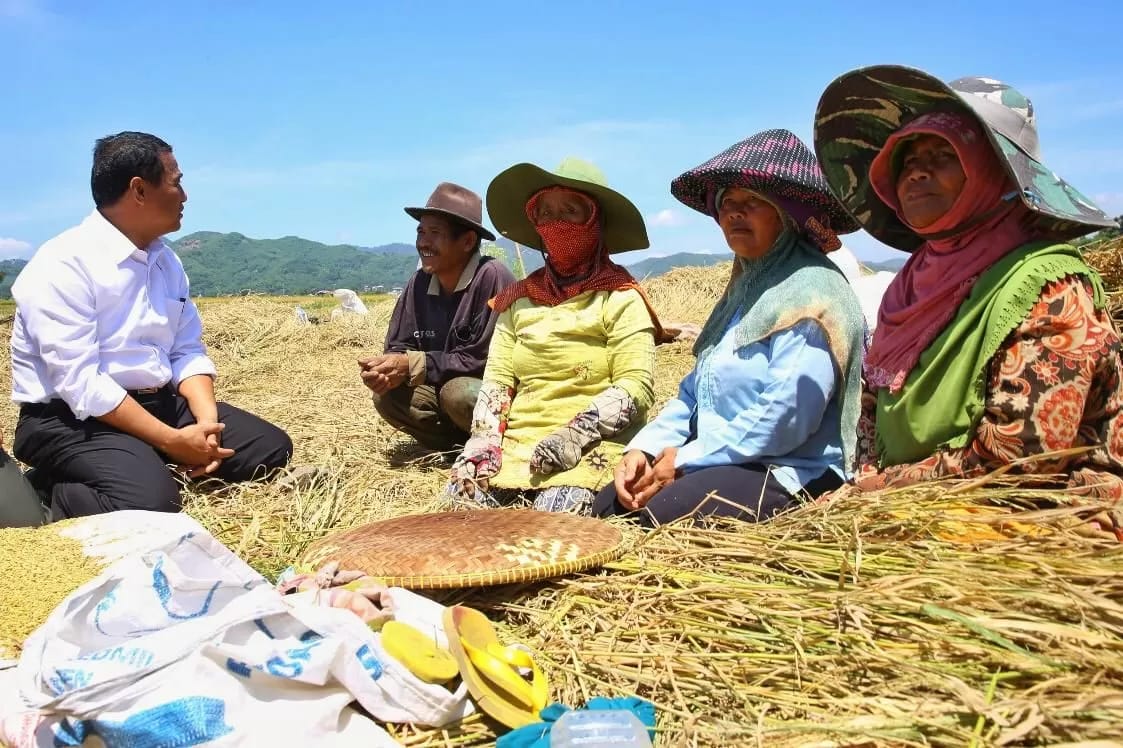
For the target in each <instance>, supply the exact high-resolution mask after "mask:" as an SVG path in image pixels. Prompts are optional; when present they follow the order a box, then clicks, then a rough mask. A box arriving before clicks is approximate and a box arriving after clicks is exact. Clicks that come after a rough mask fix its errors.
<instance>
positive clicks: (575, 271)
mask: <svg viewBox="0 0 1123 748" xmlns="http://www.w3.org/2000/svg"><path fill="white" fill-rule="evenodd" d="M550 192H565V193H568V194H570V195H576V196H578V197H579V198H580V199H581V200H583V201H585V203H586V204H587V205H588V206H589V220H587V221H585V223H569V222H568V221H550V222H548V223H541V224H540V223H537V221H536V216H537V211H536V208H537V206H538V201H539V200H540V199H541V198H542V196H543V195H545V194H547V193H550ZM526 215H527V218H529V219H530V222H531V223H532V224H534V230H535V231H537V232H538V235H539V236H541V237H542V241H543V243H544V244H545V245H546V267H544V268H540V269H539V270H535V271H534V272H533V273H531V274H530V275H528V276H527V277H526V278H525V279H524V280H521V281H518V282H517V283H515V284H513V285H510V286H508V287H507V288H505V289H503V290H502V291H500V292H499V294H498V295H496V297H495V298H494V299H492V300H491V301H490V302H489V303H490V305H491V308H492V309H495V310H496V311H497V312H504V311H506V310H507V309H508V308H509V307H510V306H511V305H512V304H514V303H515V301H516V300H518V299H520V298H522V297H523V296H525V297H527V298H528V299H530V300H531V301H533V302H534V303H535V304H543V305H545V306H557V305H558V304H560V303H562V302H563V301H566V300H568V299H572V298H573V297H574V296H578V295H580V294H583V293H585V292H586V291H623V290H626V289H629V288H634V289H636V290H637V291H639V294H640V296H642V297H643V302H644V304H646V305H647V311H648V313H649V314H651V320H652V322H654V323H655V340H656V341H662V340H663V339H664V333H663V326H662V325H661V324H660V323H659V318H658V317H657V316H656V314H655V310H654V309H652V307H651V302H650V301H648V299H647V295H646V294H645V293H644V292H643V289H642V288H640V286H639V284H638V283H636V279H635V278H633V277H632V274H631V273H629V272H628V271H627V270H625V269H624V268H622V267H620V266H619V265H617V264H616V263H614V262H613V261H612V260H611V259H609V256H608V248H607V247H605V246H604V242H602V241H601V221H600V206H599V205H598V204H597V201H596V200H593V199H592V198H590V197H589V196H588V195H586V194H585V193H583V192H578V191H577V190H571V189H569V188H567V187H558V186H554V187H547V188H545V189H542V190H539V191H538V192H536V193H534V195H533V196H532V197H531V198H530V200H528V201H527V203H526ZM571 278H573V279H576V280H568V279H571Z"/></svg>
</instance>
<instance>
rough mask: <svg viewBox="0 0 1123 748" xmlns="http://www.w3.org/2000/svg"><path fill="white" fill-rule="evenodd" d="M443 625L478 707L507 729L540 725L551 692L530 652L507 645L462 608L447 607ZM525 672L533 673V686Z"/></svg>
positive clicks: (478, 617)
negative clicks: (541, 715) (537, 723)
mask: <svg viewBox="0 0 1123 748" xmlns="http://www.w3.org/2000/svg"><path fill="white" fill-rule="evenodd" d="M444 626H445V634H446V635H447V636H448V643H449V649H450V650H451V651H452V655H453V657H455V658H456V662H457V664H458V665H459V666H460V677H461V678H463V680H464V683H465V684H467V686H468V692H469V693H471V694H472V698H474V699H475V701H476V705H477V706H479V708H480V709H482V710H483V711H484V712H485V713H486V714H488V715H490V716H491V717H494V718H495V719H496V720H498V721H499V722H502V723H503V724H504V725H506V726H507V727H511V728H515V727H523V726H524V725H532V724H534V723H535V722H539V721H540V717H539V716H538V713H539V712H541V711H542V709H543V708H545V706H546V700H547V698H548V697H549V688H548V686H547V683H546V676H545V675H543V673H542V671H541V670H540V669H539V668H538V665H537V664H536V663H535V662H534V659H533V658H532V657H531V656H530V653H528V652H527V651H526V650H525V649H522V648H521V647H519V646H517V645H512V646H509V647H504V646H503V645H502V644H500V643H499V637H498V636H496V634H495V629H494V628H493V627H492V625H491V621H489V620H488V619H487V616H485V615H484V614H483V613H480V612H479V611H478V610H474V609H472V608H466V607H464V606H463V605H455V606H452V607H450V608H446V609H445V612H444ZM521 670H529V671H530V680H529V682H528V681H527V680H526V678H524V677H523V675H522V673H521V672H520V671H521Z"/></svg>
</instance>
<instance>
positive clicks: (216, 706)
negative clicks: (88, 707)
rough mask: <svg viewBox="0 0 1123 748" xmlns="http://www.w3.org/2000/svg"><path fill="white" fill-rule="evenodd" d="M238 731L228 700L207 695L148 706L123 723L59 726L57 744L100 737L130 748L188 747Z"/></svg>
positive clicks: (79, 722)
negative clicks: (231, 721)
mask: <svg viewBox="0 0 1123 748" xmlns="http://www.w3.org/2000/svg"><path fill="white" fill-rule="evenodd" d="M232 732H234V728H233V727H231V726H230V725H228V724H226V702H224V701H223V700H222V699H214V698H208V697H205V696H191V697H189V698H186V699H177V700H176V701H171V702H169V703H167V704H162V705H161V706H157V707H153V708H151V709H146V710H144V711H141V712H137V713H136V714H134V715H132V716H130V717H128V718H127V719H125V720H124V721H123V722H113V721H110V720H100V719H86V720H75V721H66V722H63V723H62V724H60V725H59V726H58V727H57V728H56V732H55V743H54V744H55V746H56V748H63V747H64V746H80V745H82V744H83V743H85V742H86V739H87V738H90V737H93V736H97V737H99V738H101V740H102V742H104V743H105V745H113V746H116V745H121V746H129V748H172V747H173V746H174V747H175V748H187V746H193V745H202V744H203V743H207V742H209V741H211V740H215V739H217V738H221V737H222V736H223V735H228V734H230V733H232Z"/></svg>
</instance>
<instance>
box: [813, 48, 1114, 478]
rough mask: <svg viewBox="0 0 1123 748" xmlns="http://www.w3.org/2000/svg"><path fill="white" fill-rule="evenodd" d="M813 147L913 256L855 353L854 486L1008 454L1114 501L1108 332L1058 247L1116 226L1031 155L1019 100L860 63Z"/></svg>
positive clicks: (1027, 116)
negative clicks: (861, 384)
mask: <svg viewBox="0 0 1123 748" xmlns="http://www.w3.org/2000/svg"><path fill="white" fill-rule="evenodd" d="M815 146H816V150H817V152H818V155H819V160H820V162H821V163H822V167H823V171H824V173H825V174H826V177H827V180H828V181H829V182H830V184H831V188H832V189H833V190H834V192H835V193H836V194H837V195H838V196H839V198H840V199H841V200H842V202H843V203H844V204H845V205H846V206H847V208H849V210H850V211H851V213H853V214H854V215H855V216H856V217H857V218H858V219H859V220H860V221H861V222H862V223H863V225H864V227H865V228H866V230H868V231H869V232H870V233H871V234H873V235H874V236H875V237H877V238H878V239H880V240H881V241H883V242H885V243H887V244H890V245H892V246H895V247H897V248H899V249H903V250H905V251H910V252H912V257H911V258H910V259H909V261H908V262H907V263H906V264H905V266H904V268H903V269H902V270H901V272H900V274H899V275H898V277H897V278H896V280H895V281H894V282H893V284H892V285H891V286H890V287H889V289H888V290H887V292H886V295H885V298H884V300H883V302H882V306H881V309H880V312H879V315H878V324H877V329H876V331H875V333H874V337H873V342H872V344H871V346H870V349H869V352H868V355H867V357H866V361H865V365H864V374H865V393H864V397H863V413H862V417H861V419H860V422H859V444H858V455H859V465H858V476H857V479H856V483H857V485H858V486H859V487H860V488H863V489H874V488H881V487H885V486H904V485H909V484H912V483H917V482H920V481H926V480H936V479H942V478H962V477H970V476H977V475H981V474H984V473H987V472H989V471H992V470H994V469H996V468H1000V467H1004V466H1006V467H1009V468H1011V469H1012V470H1014V471H1015V472H1022V473H1029V474H1033V475H1037V476H1040V481H1039V483H1040V485H1043V486H1064V487H1067V488H1070V489H1072V490H1074V491H1077V492H1080V493H1083V494H1087V495H1091V496H1099V497H1109V498H1120V497H1123V412H1121V410H1120V405H1121V402H1123V387H1121V383H1120V376H1119V368H1120V340H1119V335H1118V333H1117V332H1116V330H1115V329H1114V327H1113V325H1112V322H1111V319H1110V318H1109V316H1108V314H1107V312H1106V310H1105V306H1104V294H1103V288H1102V284H1101V281H1100V278H1099V276H1098V275H1097V274H1096V273H1095V272H1094V271H1093V270H1092V269H1090V268H1089V267H1088V266H1087V265H1086V264H1085V263H1084V262H1083V260H1082V259H1081V257H1080V254H1079V253H1078V252H1077V251H1076V250H1075V249H1073V248H1072V247H1071V246H1070V245H1068V244H1066V243H1065V242H1066V241H1067V240H1070V239H1072V238H1074V237H1078V236H1081V235H1083V234H1087V233H1089V232H1091V231H1093V230H1096V229H1098V228H1102V227H1106V226H1114V225H1115V224H1114V222H1112V221H1110V220H1109V219H1108V218H1107V216H1106V215H1104V213H1103V212H1102V211H1101V210H1099V209H1098V208H1097V207H1096V206H1095V205H1093V204H1092V203H1091V202H1090V201H1089V200H1088V199H1087V198H1085V197H1084V196H1082V195H1081V194H1080V193H1079V192H1077V191H1076V190H1075V189H1073V188H1072V187H1071V186H1069V185H1068V184H1067V183H1066V182H1064V181H1063V180H1061V179H1060V178H1058V177H1057V176H1056V175H1055V174H1053V173H1052V172H1051V171H1049V170H1048V169H1047V168H1046V167H1045V166H1044V165H1043V164H1042V163H1041V161H1040V156H1039V153H1038V145H1037V131H1036V126H1035V122H1034V115H1033V106H1032V104H1031V103H1030V102H1029V100H1028V99H1026V98H1025V97H1024V96H1022V95H1021V94H1020V93H1018V92H1017V91H1015V90H1014V89H1013V88H1011V87H1009V86H1007V85H1005V84H1003V83H1001V82H998V81H994V80H990V79H984V78H963V79H960V80H957V81H954V82H952V83H951V84H944V83H942V82H940V81H939V80H937V79H936V78H933V77H932V76H930V75H927V74H926V73H923V72H920V71H917V70H912V69H909V68H903V67H895V66H878V67H874V68H864V69H861V70H856V71H853V72H851V73H848V74H846V75H844V76H842V77H841V78H839V79H838V80H836V81H835V82H834V83H832V84H831V85H830V86H829V87H828V88H827V90H826V92H825V93H824V94H823V97H822V99H821V100H820V102H819V108H818V112H817V114H816V127H815ZM1073 448H1084V449H1075V450H1074V449H1073ZM1066 450H1067V452H1065V451H1066Z"/></svg>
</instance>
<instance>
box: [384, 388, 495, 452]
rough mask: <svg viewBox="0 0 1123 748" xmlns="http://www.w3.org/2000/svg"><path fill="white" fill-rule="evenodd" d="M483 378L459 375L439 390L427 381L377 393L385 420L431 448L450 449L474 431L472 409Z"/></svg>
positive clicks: (460, 443)
mask: <svg viewBox="0 0 1123 748" xmlns="http://www.w3.org/2000/svg"><path fill="white" fill-rule="evenodd" d="M480 384H481V380H479V379H476V378H475V377H457V378H456V379H451V380H449V381H448V382H446V383H445V384H444V385H443V386H442V387H441V388H440V389H439V390H438V389H437V388H436V387H433V386H431V385H428V384H423V385H419V386H417V387H408V386H406V385H402V386H400V387H395V388H394V389H392V390H390V391H389V392H387V393H385V394H384V395H375V396H374V409H375V410H376V411H378V415H380V416H382V420H384V421H386V423H388V424H390V425H391V426H393V427H394V428H396V429H397V430H398V431H401V432H403V433H406V434H409V435H410V436H412V437H413V438H414V439H416V440H417V441H418V442H420V443H421V444H423V445H425V446H426V447H428V448H429V449H434V450H437V451H440V452H447V451H449V450H452V449H458V448H459V447H461V446H463V445H464V442H465V440H467V438H468V434H469V433H471V431H472V410H473V409H474V408H475V407H476V398H477V397H478V396H479V394H480Z"/></svg>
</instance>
